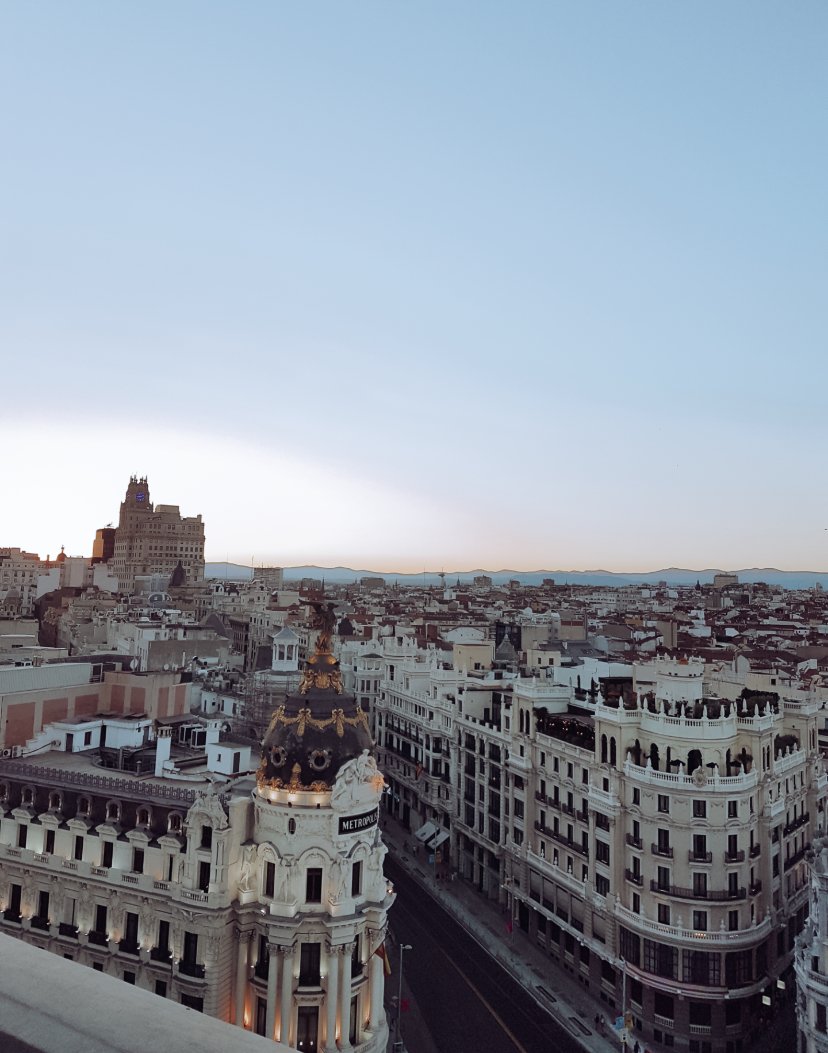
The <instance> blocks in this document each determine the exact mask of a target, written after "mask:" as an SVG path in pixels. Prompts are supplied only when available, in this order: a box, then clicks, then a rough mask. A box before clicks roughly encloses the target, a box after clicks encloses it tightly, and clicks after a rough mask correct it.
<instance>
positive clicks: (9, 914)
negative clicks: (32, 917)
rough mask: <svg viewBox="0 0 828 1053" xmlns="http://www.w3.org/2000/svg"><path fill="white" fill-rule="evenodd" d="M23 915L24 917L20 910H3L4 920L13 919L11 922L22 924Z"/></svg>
mask: <svg viewBox="0 0 828 1053" xmlns="http://www.w3.org/2000/svg"><path fill="white" fill-rule="evenodd" d="M22 917H23V915H22V914H21V913H20V911H19V910H4V911H3V920H4V921H11V922H13V923H15V924H18V925H19V924H20V919H21V918H22Z"/></svg>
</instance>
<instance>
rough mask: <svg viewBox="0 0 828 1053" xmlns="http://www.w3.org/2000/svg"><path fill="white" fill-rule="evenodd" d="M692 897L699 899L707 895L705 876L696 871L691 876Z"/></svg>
mask: <svg viewBox="0 0 828 1053" xmlns="http://www.w3.org/2000/svg"><path fill="white" fill-rule="evenodd" d="M693 895H694V896H701V897H704V896H706V895H707V874H704V873H701V872H698V871H697V872H696V873H694V874H693Z"/></svg>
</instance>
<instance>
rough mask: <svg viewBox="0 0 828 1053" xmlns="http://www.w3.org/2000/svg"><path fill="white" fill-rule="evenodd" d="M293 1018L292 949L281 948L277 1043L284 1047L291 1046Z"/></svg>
mask: <svg viewBox="0 0 828 1053" xmlns="http://www.w3.org/2000/svg"><path fill="white" fill-rule="evenodd" d="M292 1018H293V948H292V947H285V948H283V958H282V1007H281V1014H280V1017H279V1041H280V1042H281V1043H282V1044H283V1045H285V1046H290V1045H292V1043H291V1041H290V1025H291V1020H292Z"/></svg>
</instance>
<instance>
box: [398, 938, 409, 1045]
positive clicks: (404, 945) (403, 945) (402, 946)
mask: <svg viewBox="0 0 828 1053" xmlns="http://www.w3.org/2000/svg"><path fill="white" fill-rule="evenodd" d="M411 949H412V947H411V944H410V943H401V944H400V975H399V979H398V984H397V1026H396V1027H395V1028H394V1030H395V1032H396V1034H395V1035H394V1049H400V1048H401V1045H402V1043H401V1042H400V1025H401V1023H402V981H403V951H410V950H411Z"/></svg>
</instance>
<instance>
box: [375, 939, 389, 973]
mask: <svg viewBox="0 0 828 1053" xmlns="http://www.w3.org/2000/svg"><path fill="white" fill-rule="evenodd" d="M374 954H378V955H379V956H380V958H382V967H383V970H384V972H385V975H386V976H390V975H391V962H390V961H389V958H388V951H386V949H385V941H383V942H382V943H381V944H380V945H379V947H377V949H376V950H375V951H374Z"/></svg>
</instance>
